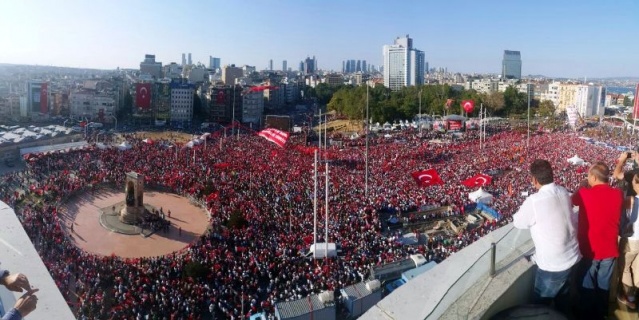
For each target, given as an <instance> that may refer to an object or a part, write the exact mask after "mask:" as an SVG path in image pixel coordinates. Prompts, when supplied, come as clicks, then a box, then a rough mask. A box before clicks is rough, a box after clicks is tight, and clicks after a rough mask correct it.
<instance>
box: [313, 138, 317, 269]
mask: <svg viewBox="0 0 639 320" xmlns="http://www.w3.org/2000/svg"><path fill="white" fill-rule="evenodd" d="M314 168H315V175H314V178H313V181H314V183H315V192H314V195H313V245H317V149H315V166H314ZM313 258H315V257H313Z"/></svg>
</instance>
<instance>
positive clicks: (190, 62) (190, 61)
mask: <svg viewBox="0 0 639 320" xmlns="http://www.w3.org/2000/svg"><path fill="white" fill-rule="evenodd" d="M188 63H189V65H192V64H193V61H192V60H191V53H190V52H189V61H188Z"/></svg>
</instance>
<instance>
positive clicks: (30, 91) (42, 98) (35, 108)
mask: <svg viewBox="0 0 639 320" xmlns="http://www.w3.org/2000/svg"><path fill="white" fill-rule="evenodd" d="M48 98H49V95H48V91H47V83H46V82H42V81H37V80H32V81H28V82H27V112H28V113H32V112H40V113H47V112H48V110H49V107H48Z"/></svg>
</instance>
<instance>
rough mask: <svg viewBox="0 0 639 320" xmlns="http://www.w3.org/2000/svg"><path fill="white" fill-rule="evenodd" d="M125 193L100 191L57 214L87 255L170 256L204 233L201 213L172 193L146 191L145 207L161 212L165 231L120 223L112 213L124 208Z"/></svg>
mask: <svg viewBox="0 0 639 320" xmlns="http://www.w3.org/2000/svg"><path fill="white" fill-rule="evenodd" d="M124 199H125V193H124V192H122V191H119V190H116V189H113V188H106V189H105V188H100V189H98V190H96V191H95V192H91V191H88V192H84V193H81V194H79V195H77V196H74V197H72V198H71V199H69V201H67V202H66V203H65V204H64V205H63V207H62V208H60V210H59V218H60V221H61V227H62V228H63V229H64V231H65V232H66V233H67V234H68V235H69V238H70V239H71V240H72V242H73V243H74V244H75V245H76V246H78V247H79V248H81V249H82V250H85V251H86V252H90V253H94V254H99V255H104V256H110V255H115V256H119V257H123V258H139V257H154V256H162V255H166V254H170V253H172V252H176V251H179V250H181V249H183V248H185V247H186V246H187V245H188V244H190V243H192V242H194V241H195V240H196V239H197V238H199V237H200V236H201V235H202V234H203V233H204V232H205V230H206V228H207V225H208V217H207V214H206V212H205V210H204V209H202V208H200V207H198V206H196V205H193V204H191V203H190V201H189V200H188V199H187V198H185V197H181V196H178V195H176V194H173V193H167V192H159V191H153V190H147V191H146V192H145V193H144V204H145V206H147V207H149V208H153V209H156V210H158V211H160V210H161V211H162V216H163V219H165V220H166V221H167V225H168V226H167V227H165V228H160V229H158V230H153V229H150V228H143V227H139V226H134V225H126V224H123V223H119V222H118V219H117V216H115V215H113V214H112V212H111V211H115V210H116V209H112V208H115V207H119V206H122V205H123V201H124Z"/></svg>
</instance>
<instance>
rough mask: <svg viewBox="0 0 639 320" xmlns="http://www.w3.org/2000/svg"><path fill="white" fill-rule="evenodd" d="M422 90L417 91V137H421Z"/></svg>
mask: <svg viewBox="0 0 639 320" xmlns="http://www.w3.org/2000/svg"><path fill="white" fill-rule="evenodd" d="M422 90H423V89H420V90H419V96H418V98H419V115H418V117H417V123H418V125H419V137H420V138H421V137H422Z"/></svg>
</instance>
